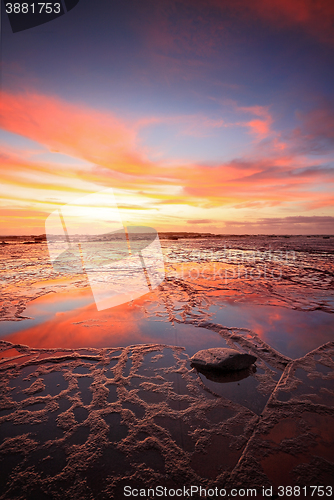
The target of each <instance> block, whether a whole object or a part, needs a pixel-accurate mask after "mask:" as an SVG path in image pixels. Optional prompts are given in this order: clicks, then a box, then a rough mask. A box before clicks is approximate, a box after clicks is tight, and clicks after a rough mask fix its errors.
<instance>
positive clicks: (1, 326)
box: [0, 292, 93, 338]
mask: <svg viewBox="0 0 334 500" xmlns="http://www.w3.org/2000/svg"><path fill="white" fill-rule="evenodd" d="M73 295H74V294H71V296H69V294H57V296H56V300H55V296H54V294H52V296H49V295H47V296H44V297H43V298H41V299H37V300H36V301H32V302H30V303H29V305H28V307H27V308H26V309H25V311H24V315H25V316H29V317H31V318H32V319H26V320H23V321H2V322H1V323H0V338H3V337H4V336H5V335H9V334H11V333H15V332H19V331H22V330H25V329H28V328H31V327H33V326H37V325H41V324H43V323H44V322H46V321H52V320H53V319H54V320H55V321H56V315H57V313H62V312H67V311H72V310H73V309H77V308H79V307H84V306H86V305H88V304H91V303H92V302H93V298H92V295H91V293H87V292H86V293H81V294H78V295H77V296H73ZM50 299H51V300H50Z"/></svg>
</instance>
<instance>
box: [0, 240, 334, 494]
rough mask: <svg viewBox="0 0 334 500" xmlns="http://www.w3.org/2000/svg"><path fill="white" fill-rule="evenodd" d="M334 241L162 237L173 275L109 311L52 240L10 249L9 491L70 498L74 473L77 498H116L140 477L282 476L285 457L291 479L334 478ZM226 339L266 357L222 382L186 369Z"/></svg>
mask: <svg viewBox="0 0 334 500" xmlns="http://www.w3.org/2000/svg"><path fill="white" fill-rule="evenodd" d="M333 244H334V238H330V239H323V238H321V237H318V238H315V237H313V238H303V237H293V238H269V237H248V238H247V237H244V238H237V237H234V238H232V237H231V238H229V239H226V240H219V239H212V240H210V241H208V240H179V241H169V242H168V241H162V247H163V253H164V258H165V269H166V279H165V281H164V282H163V283H162V284H161V285H160V286H159V287H158V288H157V289H155V290H153V291H152V292H150V293H148V294H146V295H144V296H142V297H140V298H138V299H136V300H134V301H132V302H130V303H126V304H122V305H119V306H117V307H114V308H111V309H106V310H103V311H97V308H96V304H95V302H94V300H93V295H92V293H91V290H90V288H89V284H88V281H87V279H86V276H85V275H84V274H72V275H71V274H61V273H59V272H55V271H53V269H52V267H51V266H50V264H49V262H48V258H47V254H46V247H45V245H44V244H39V245H23V244H21V243H20V244H15V245H8V246H6V247H5V248H4V247H2V248H1V249H0V252H2V253H1V257H0V265H1V270H2V284H1V287H2V299H1V300H2V309H1V320H2V321H1V322H0V335H1V341H0V370H1V400H0V402H1V404H0V462H1V467H3V471H4V472H3V474H2V478H1V487H2V488H3V491H6V492H7V493H5V496H4V497H3V498H18V495H19V491H21V490H22V488H24V489H25V490H26V491H28V492H29V495H30V497H31V498H39V497H41V498H52V495H56V494H57V492H58V491H63V492H64V491H66V492H67V493H66V495H67V496H66V498H70V496H71V495H73V494H74V493H73V491H72V490H71V485H72V483H73V478H75V481H76V482H75V484H76V491H80V495H81V498H91V497H94V498H120V497H121V496H122V485H124V484H130V483H131V481H134V482H135V484H136V485H137V487H138V485H139V483H141V484H142V485H143V487H145V486H147V485H148V484H153V483H154V484H163V485H169V486H170V487H173V486H174V487H176V486H179V485H180V484H181V483H182V484H186V483H187V484H188V483H189V484H202V485H218V486H221V485H226V487H231V486H237V485H238V484H240V485H242V486H245V485H246V483H245V477H246V476H247V477H253V478H258V479H257V480H258V481H259V485H260V482H261V481H262V483H261V484H265V481H267V483H268V484H273V485H276V486H277V484H278V483H277V478H276V476H275V467H276V468H278V469H279V468H280V467H281V468H282V467H283V466H282V464H283V462H284V464H285V465H284V467H285V468H284V467H283V468H284V471H285V474H286V475H287V476H288V477H289V481H290V482H289V483H288V484H294V483H293V482H291V481H295V479H293V478H295V477H297V476H298V474H301V475H300V477H303V481H304V482H305V481H306V482H305V484H308V483H307V480H308V479H307V477H308V476H309V477H310V478H311V477H315V476H316V477H318V478H323V479H319V480H323V481H325V480H327V481H328V479H326V478H327V476H326V474H327V472H326V471H328V470H329V467H331V465H330V462H331V460H332V462H333V461H334V456H333V457H332V455H331V453H330V451H329V450H330V449H331V450H333V447H332V448H331V443H332V441H331V440H332V437H331V435H330V433H328V436H327V437H326V436H325V434H324V433H323V432H322V431H321V432H322V433H321V432H320V428H319V427H318V424H319V425H320V424H321V422H324V421H325V420H326V418H327V420H328V419H331V418H332V417H331V416H330V415H331V413H328V412H331V411H332V407H333V390H334V387H333V384H334V378H333V377H334V376H333V373H334V342H333V340H334V328H333V326H334V323H333V318H334V316H333V311H334V309H333V307H334V292H333V290H334V288H333V269H334V266H333V255H334V253H333V248H334V247H333ZM217 346H221V347H226V346H228V347H234V348H236V349H238V350H239V351H241V352H249V353H252V354H253V355H255V356H256V357H257V361H256V369H255V370H253V371H250V372H249V373H248V374H246V375H245V376H243V377H239V378H238V379H235V380H229V381H226V380H225V381H222V380H218V379H215V378H212V377H209V378H208V377H206V376H205V375H203V374H201V373H198V372H197V371H196V370H195V369H193V368H192V367H191V364H190V357H191V356H192V355H193V354H194V353H195V352H196V351H198V350H200V349H205V348H209V347H217ZM303 415H305V418H304V417H303ZM310 415H311V416H310ZM303 418H304V420H303ZM298 419H299V420H298ZM327 420H326V422H327ZM299 421H300V422H301V423H300V424H298V425H299V427H298V426H297V427H296V425H295V423H294V422H299ZM305 421H306V422H309V423H308V424H307V425H309V426H311V425H312V426H313V427H312V429H313V430H312V433H313V434H312V433H311V434H310V433H308V432H307V430H303V427H302V426H303V425H304V424H303V422H305ZM280 422H282V423H280ZM331 422H332V420H331ZM321 425H322V424H321ZM326 425H327V426H330V425H332V424H330V422H329V421H328V422H327V423H326ZM332 427H334V425H333V426H332ZM328 428H330V427H328ZM312 436H313V438H312ZM314 436H318V437H316V438H314ZM311 438H312V439H313V441H314V439H316V443H317V444H316V445H317V453H318V457H316V458H314V456H313V455H312V442H313V441H312V439H311ZM300 439H302V440H303V443H304V444H303V446H304V448H305V449H307V450H308V451H307V453H305V454H304V455H303V454H300V447H299V448H298V446H299V445H298V443H299V440H300ZM273 440H274V441H273ZM275 440H276V441H275ZM287 440H290V441H289V446H290V448H291V450H292V452H291V453H292V454H291V455H290V451H289V449H290V448H289V446H288V445H287ZM261 446H262V447H263V449H267V450H269V449H270V450H271V451H270V452H268V453H269V455H268V456H267V455H264V456H262V455H261V452H258V451H257V450H261ZM259 453H260V455H259V457H258V458H257V461H256V462H254V460H253V457H255V456H257V454H259ZM298 453H299V455H298ZM291 457H293V458H291ZM319 457H320V458H319ZM300 464H304V469H305V470H306V469H307V470H308V473H306V472H304V469H303V471H302V472H300V471H301V469H300V471H299V469H298V467H300ZM328 464H329V465H328ZM29 468H30V469H29ZM31 468H32V469H31ZM282 470H283V469H282ZM14 471H15V474H14V475H13V474H12V473H13V472H14ZM27 471H32V472H31V474H30V475H29V474H27ZM298 471H299V472H298ZM245 474H246V475H245ZM277 477H278V476H277ZM298 477H299V476H298ZM181 478H182V479H181ZM264 478H266V479H264ZM282 480H283V479H282ZM180 481H181V482H180ZM254 481H255V479H253V483H252V484H250V486H254V484H255V483H254ZM267 483H266V484H267ZM282 484H283V483H282ZM298 484H299V483H298ZM328 484H329V483H328ZM71 491H72V493H71ZM43 495H44V497H43Z"/></svg>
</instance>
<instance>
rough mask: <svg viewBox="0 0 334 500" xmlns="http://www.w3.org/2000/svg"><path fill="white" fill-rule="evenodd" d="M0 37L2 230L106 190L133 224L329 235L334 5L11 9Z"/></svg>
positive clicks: (243, 1) (264, 1)
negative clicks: (30, 22)
mask: <svg viewBox="0 0 334 500" xmlns="http://www.w3.org/2000/svg"><path fill="white" fill-rule="evenodd" d="M3 5H4V4H3ZM1 41H2V44H1V45H2V47H1V96H0V127H1V129H0V155H1V165H0V177H1V182H0V234H1V235H14V234H17V235H20V234H42V233H44V232H45V220H46V219H47V217H48V216H49V214H50V213H52V212H53V211H54V210H56V209H57V208H59V207H60V206H62V205H64V204H67V203H73V202H74V201H75V199H78V198H81V197H83V196H85V195H88V194H91V193H95V192H99V191H101V190H104V189H107V188H112V189H113V192H114V195H115V199H116V202H117V205H118V208H119V211H120V216H121V219H122V221H123V223H124V224H125V225H148V226H151V227H154V228H155V229H156V230H158V231H194V232H211V233H217V234H334V211H333V205H334V162H333V159H334V64H333V61H334V3H333V1H332V0H317V1H313V0H294V1H293V2H291V0H270V1H268V0H252V1H249V0H233V1H232V0H140V2H139V1H138V0H112V1H111V0H80V1H79V3H78V4H77V6H76V7H74V8H73V9H72V10H70V11H69V12H67V13H66V14H65V15H63V16H61V17H59V18H57V19H55V20H53V21H51V22H48V23H46V24H43V25H41V26H36V27H34V28H31V29H27V30H24V31H20V32H17V33H13V32H12V31H11V27H10V24H9V20H8V18H7V15H6V13H5V11H4V8H3V9H2V39H1Z"/></svg>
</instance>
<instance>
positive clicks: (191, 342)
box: [0, 289, 334, 358]
mask: <svg viewBox="0 0 334 500" xmlns="http://www.w3.org/2000/svg"><path fill="white" fill-rule="evenodd" d="M155 299H156V297H155V296H154V295H153V294H152V295H151V294H147V295H146V296H144V297H142V298H140V299H137V300H136V301H134V302H133V303H127V304H122V305H120V306H117V307H114V308H111V309H107V310H105V311H100V312H98V311H97V310H96V306H95V304H94V301H93V298H92V295H91V293H90V291H89V290H87V289H86V290H78V291H75V292H72V293H57V294H49V295H46V296H44V297H40V298H38V299H36V300H35V301H33V302H31V303H30V304H29V306H28V308H27V309H26V311H25V314H26V315H28V316H31V317H33V318H34V319H32V320H24V321H18V322H9V321H4V322H2V323H0V331H1V337H2V338H3V339H6V340H9V341H11V342H14V343H16V342H17V343H22V344H25V345H29V346H31V347H88V346H90V347H113V346H127V345H132V344H141V343H143V344H145V343H161V344H167V345H179V346H183V347H185V348H186V350H187V352H188V354H189V355H192V354H194V353H195V352H196V351H197V350H199V349H205V348H209V347H216V346H217V347H218V346H225V345H226V344H225V341H224V340H223V339H222V338H221V337H220V335H219V334H218V333H216V332H213V331H210V330H208V329H204V328H199V327H196V326H194V325H191V324H180V323H174V325H173V324H172V323H171V322H169V321H168V319H167V318H168V316H167V311H166V310H164V309H163V306H161V304H160V305H158V304H157V303H156V302H155ZM174 305H175V304H174ZM157 312H158V313H159V316H157V315H156V313H157ZM162 313H163V314H162ZM210 313H213V315H212V317H211V318H210V320H211V321H213V322H215V323H219V324H221V325H223V326H227V327H234V328H248V329H250V330H252V331H253V332H255V333H256V334H257V335H259V337H260V338H261V339H262V340H263V341H264V342H266V343H268V344H269V345H271V346H272V347H274V348H275V349H276V350H278V351H279V352H281V353H282V354H285V355H287V356H290V357H292V358H297V357H300V356H303V355H304V354H305V353H307V352H309V351H310V350H312V349H314V348H316V347H318V346H319V345H322V344H324V343H326V342H328V341H331V340H333V337H334V335H333V333H332V332H333V317H332V315H331V314H328V313H324V312H322V311H312V312H309V311H307V312H303V311H295V310H291V309H287V308H283V307H278V306H275V307H274V306H260V305H256V304H252V303H248V304H240V303H231V302H224V305H223V304H222V306H221V307H219V306H217V305H215V306H213V305H211V307H210ZM161 315H162V317H161ZM241 333H242V332H241Z"/></svg>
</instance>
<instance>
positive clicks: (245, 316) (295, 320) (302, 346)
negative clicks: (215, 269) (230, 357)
mask: <svg viewBox="0 0 334 500" xmlns="http://www.w3.org/2000/svg"><path fill="white" fill-rule="evenodd" d="M210 312H214V321H216V322H217V323H220V324H222V325H224V326H227V327H230V328H231V327H237V328H249V329H250V330H252V331H254V332H255V333H257V334H258V335H259V337H260V338H261V339H262V340H263V341H264V342H266V343H267V344H269V345H271V346H272V347H274V348H275V349H276V350H277V351H279V352H281V353H282V354H285V355H287V356H289V357H292V358H298V357H300V356H304V355H305V354H306V353H307V352H309V351H311V350H313V349H315V348H316V347H318V346H320V345H322V344H325V343H326V342H330V341H333V340H334V318H333V315H332V314H329V313H325V312H323V311H312V312H310V311H295V310H293V309H287V308H284V307H277V306H275V307H274V306H260V305H255V304H238V303H235V304H231V303H229V304H226V305H224V307H222V308H219V307H218V306H213V307H211V308H210Z"/></svg>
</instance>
